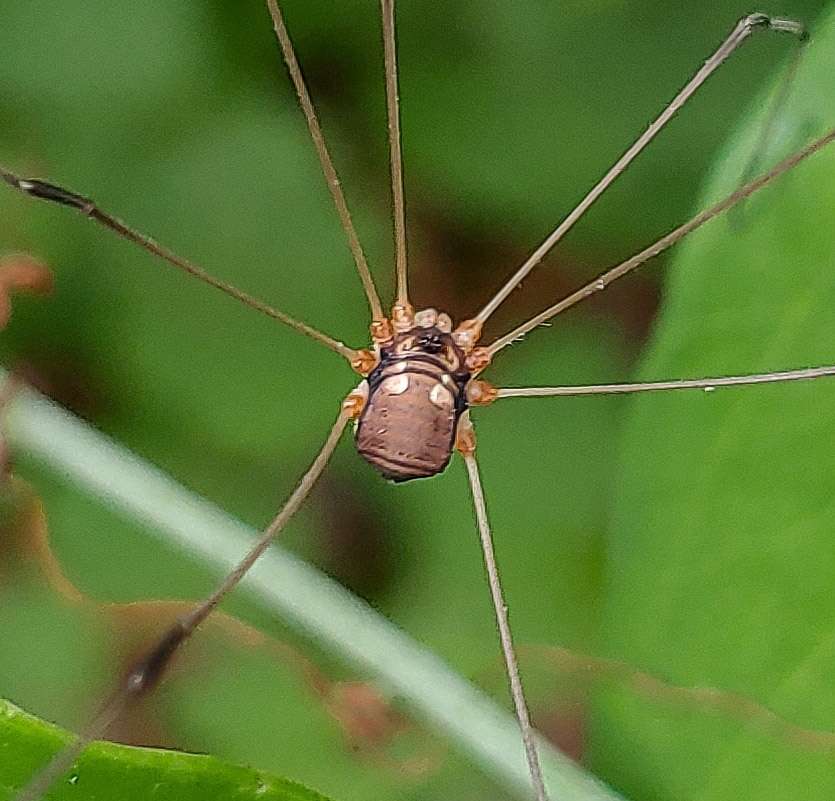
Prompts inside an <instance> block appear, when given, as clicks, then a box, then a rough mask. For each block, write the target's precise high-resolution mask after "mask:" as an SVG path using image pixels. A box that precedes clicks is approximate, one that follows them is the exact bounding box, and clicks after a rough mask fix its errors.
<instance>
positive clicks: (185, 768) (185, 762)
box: [0, 699, 328, 801]
mask: <svg viewBox="0 0 835 801" xmlns="http://www.w3.org/2000/svg"><path fill="white" fill-rule="evenodd" d="M72 739H73V738H72V735H71V734H70V733H69V732H66V731H64V730H63V729H60V728H58V727H57V726H54V725H52V724H50V723H46V722H45V721H43V720H41V719H40V718H37V717H35V716H34V715H30V714H29V713H28V712H25V711H23V710H22V709H20V708H19V707H17V706H15V705H14V704H12V703H11V702H9V701H7V700H5V699H0V753H2V754H3V763H2V764H0V795H2V796H3V797H11V793H12V792H13V791H14V790H17V789H20V786H19V785H20V783H21V782H24V781H26V778H27V777H26V775H25V774H26V773H31V772H32V771H34V770H37V767H38V765H39V764H42V763H43V762H44V761H45V760H47V759H48V758H49V756H50V755H52V754H54V753H56V752H57V751H58V750H60V749H61V748H62V747H64V746H66V745H69V744H70V742H71V741H72ZM10 773H11V774H13V778H12V779H11V781H12V783H13V785H14V786H10V784H9V781H10V777H9V774H10ZM70 776H71V777H72V778H71V779H69V778H66V777H65V778H63V779H61V780H59V782H58V783H57V784H56V786H55V787H54V788H53V790H52V791H51V792H50V793H49V796H48V797H49V798H53V799H55V798H64V797H67V798H68V797H72V798H73V799H75V801H84V799H88V798H90V799H92V798H101V797H102V796H101V794H100V790H101V787H102V785H103V784H104V786H106V788H107V791H108V795H111V796H113V797H116V798H131V797H138V798H143V797H148V796H149V795H151V794H153V796H154V798H155V799H158V801H163V800H164V799H167V798H171V799H183V798H187V797H190V796H191V794H192V793H199V795H200V796H201V797H203V798H213V797H218V798H224V799H229V801H233V800H234V799H240V800H241V801H245V799H249V798H258V799H263V801H328V799H327V798H326V797H325V796H323V795H321V794H320V793H317V792H315V791H314V790H311V789H309V788H307V787H304V786H303V785H301V784H299V783H298V782H294V781H292V780H290V779H285V778H283V777H280V776H276V775H274V774H271V773H265V772H262V771H258V770H254V769H252V768H246V767H241V766H238V765H233V764H230V763H228V762H224V761H223V760H220V759H218V758H217V757H213V756H210V755H208V754H189V753H184V752H181V751H171V750H166V749H161V748H140V747H136V746H129V745H117V744H115V743H108V742H97V743H93V744H92V745H90V746H89V747H88V748H87V749H85V751H84V753H83V754H82V755H81V757H79V759H78V761H77V763H76V765H75V766H74V768H73V770H72V773H71V774H70ZM189 790H191V793H188V795H186V793H187V792H188V791H189Z"/></svg>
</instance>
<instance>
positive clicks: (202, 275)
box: [0, 165, 358, 361]
mask: <svg viewBox="0 0 835 801" xmlns="http://www.w3.org/2000/svg"><path fill="white" fill-rule="evenodd" d="M0 179H2V180H3V181H5V182H6V183H7V184H8V185H9V186H11V187H12V188H13V189H17V190H18V191H20V192H23V193H24V194H25V195H29V197H33V198H38V199H39V200H46V201H48V202H50V203H57V204H58V205H60V206H69V207H70V208H72V209H76V210H77V211H80V212H81V213H82V214H83V215H84V216H85V217H88V218H89V219H91V220H93V221H94V222H97V223H98V224H99V225H102V226H104V227H105V228H107V229H109V230H111V231H113V232H114V233H116V234H118V235H119V236H120V237H122V238H123V239H127V240H128V241H129V242H133V243H134V244H136V245H139V247H141V248H143V249H144V250H147V251H148V252H149V253H152V254H153V255H154V256H158V257H159V258H161V259H163V260H164V261H167V262H168V263H169V264H170V265H172V266H173V267H176V268H177V269H179V270H182V271H183V272H184V273H187V274H188V275H191V276H192V277H194V278H197V279H199V280H200V281H203V282H204V283H206V284H208V285H209V286H212V287H214V288H215V289H219V290H220V291H221V292H224V293H226V294H227V295H229V296H230V297H233V298H235V300H238V301H240V302H241V303H244V304H245V305H247V306H249V307H251V308H253V309H255V310H256V311H259V312H261V313H262V314H266V315H267V317H272V318H273V319H274V320H278V321H279V322H281V323H284V325H287V326H289V327H290V328H292V329H293V330H295V331H298V332H299V333H301V334H304V335H305V336H308V337H310V338H311V339H315V340H316V341H317V342H319V343H320V344H322V345H324V346H325V347H326V348H328V349H329V350H332V351H333V352H334V353H338V354H339V355H340V356H343V357H344V358H346V359H348V360H349V361H354V360H355V359H356V358H357V357H358V353H357V351H355V350H354V349H353V348H349V347H347V346H346V345H344V344H343V343H342V342H338V341H337V340H335V339H332V338H331V337H329V336H327V334H323V333H322V332H321V331H317V330H316V329H315V328H311V327H310V326H309V325H307V324H306V323H303V322H301V321H300V320H296V319H294V318H293V317H290V315H289V314H285V313H284V312H282V311H279V310H278V309H274V308H273V307H272V306H268V305H267V304H266V303H264V302H263V301H260V300H258V298H255V297H253V296H252V295H250V294H248V293H246V292H244V291H243V290H241V289H238V288H237V287H235V286H233V285H232V284H229V283H227V282H226V281H221V280H220V279H219V278H215V277H214V276H212V275H210V274H209V273H207V272H206V271H205V270H204V269H203V268H202V267H199V266H198V265H196V264H194V262H191V261H188V260H187V259H184V258H182V257H180V256H178V255H177V254H176V253H173V252H172V251H170V250H168V249H167V248H165V247H163V246H162V245H160V244H159V243H158V242H156V241H155V240H153V239H151V237H149V236H146V235H145V234H143V233H140V232H139V231H137V230H135V229H133V228H130V227H129V226H127V225H126V224H125V223H123V222H122V221H121V220H120V219H119V218H118V217H114V216H113V215H112V214H109V213H108V212H106V211H104V209H102V208H100V207H99V206H98V205H96V203H95V202H94V201H93V200H91V199H90V198H88V197H84V196H83V195H79V194H76V193H75V192H71V191H70V190H69V189H64V188H63V187H60V186H56V185H55V184H49V183H46V182H45V181H38V180H35V179H31V178H21V177H20V176H18V175H15V173H13V172H11V170H8V169H6V168H5V167H3V166H2V165H0Z"/></svg>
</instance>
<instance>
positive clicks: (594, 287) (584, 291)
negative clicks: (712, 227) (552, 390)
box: [485, 129, 835, 357]
mask: <svg viewBox="0 0 835 801" xmlns="http://www.w3.org/2000/svg"><path fill="white" fill-rule="evenodd" d="M833 140H835V129H833V130H831V131H829V133H827V134H826V135H824V136H822V137H820V139H816V140H815V141H814V142H812V143H810V144H808V145H807V146H806V147H804V148H803V149H802V150H800V151H798V152H797V153H795V154H794V155H791V156H789V157H788V158H787V159H784V160H783V161H781V162H780V163H779V164H778V165H777V166H776V167H772V169H770V170H769V171H768V172H767V173H765V174H764V175H761V176H760V177H759V178H757V179H756V180H754V181H751V183H748V184H746V185H745V186H743V187H740V188H739V189H737V190H736V192H733V193H731V194H730V195H728V196H727V197H726V198H725V199H724V200H721V201H720V202H719V203H716V204H715V205H713V206H711V207H710V208H708V209H705V210H704V211H702V212H701V213H699V214H697V215H696V216H695V217H693V219H691V220H690V221H688V222H686V223H684V224H683V225H680V226H679V227H678V228H676V229H674V230H673V231H671V232H670V233H669V234H667V235H666V236H663V237H661V239H659V240H658V241H656V242H654V243H653V244H652V245H650V246H649V247H647V248H644V249H643V250H642V251H641V252H640V253H638V254H636V255H635V256H632V257H631V258H629V259H627V260H626V261H624V262H621V264H619V265H617V266H616V267H613V268H612V269H611V270H607V271H606V272H605V273H602V274H601V275H599V276H597V278H595V279H594V280H592V281H589V283H587V284H586V285H585V286H583V287H581V288H580V289H578V290H576V291H575V292H573V293H572V294H570V295H569V296H568V297H566V298H563V299H562V300H561V301H559V302H558V303H555V304H554V305H553V306H549V307H548V308H547V309H545V310H544V311H542V312H540V313H539V314H537V315H536V316H535V317H532V318H531V319H530V320H528V321H527V322H525V323H522V325H520V326H518V327H517V328H515V329H514V330H513V331H511V332H510V333H509V334H506V335H505V336H503V337H500V338H499V339H497V340H496V341H495V342H493V343H491V344H490V345H488V346H487V347H486V348H485V350H486V352H487V354H488V355H489V356H490V357H492V356H494V355H495V354H496V353H498V352H499V351H500V350H501V349H502V348H504V347H506V346H507V345H510V344H511V343H512V342H515V341H516V340H518V339H519V338H520V337H522V336H524V335H525V334H527V333H528V332H529V331H532V330H533V329H534V328H536V327H537V326H538V325H542V323H544V322H547V321H548V320H550V319H551V318H552V317H554V316H556V315H557V314H560V312H563V311H565V310H566V309H568V308H570V307H571V306H573V305H574V304H575V303H579V302H580V301H581V300H585V299H586V298H587V297H590V296H591V295H593V294H595V292H600V291H601V290H603V289H605V288H606V287H607V286H609V284H611V283H612V282H613V281H616V280H617V279H618V278H621V277H622V276H624V275H626V274H627V273H629V272H631V271H632V270H634V269H635V268H636V267H640V266H641V265H642V264H644V263H645V262H647V261H649V260H650V259H652V258H655V257H656V256H658V255H659V254H660V253H663V252H664V251H665V250H667V248H670V247H672V246H673V245H674V244H675V243H676V242H678V241H679V240H680V239H682V238H684V237H685V236H687V235H688V234H689V233H691V232H692V231H695V230H696V229H697V228H699V227H701V226H702V225H704V224H705V223H706V222H708V221H709V220H712V219H713V218H714V217H717V216H718V215H720V214H722V212H724V211H726V210H727V209H730V208H731V207H733V206H735V205H736V204H737V203H739V202H740V201H741V200H744V199H745V198H747V197H749V196H751V195H753V194H754V193H755V192H757V191H758V190H760V189H762V188H763V187H764V186H767V185H768V184H769V183H771V182H772V181H773V180H774V179H775V178H777V177H778V176H780V175H782V174H783V173H784V172H788V171H789V170H791V169H792V168H793V167H795V166H796V165H797V164H799V163H800V162H801V161H803V160H804V159H806V158H808V157H809V156H811V155H812V154H813V153H817V152H818V151H819V150H820V149H821V148H823V147H826V145H828V144H829V143H830V142H832V141H833Z"/></svg>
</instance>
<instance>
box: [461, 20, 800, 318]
mask: <svg viewBox="0 0 835 801" xmlns="http://www.w3.org/2000/svg"><path fill="white" fill-rule="evenodd" d="M759 30H772V31H781V32H786V33H791V34H794V35H795V36H798V37H800V38H801V39H802V38H804V37H805V31H804V29H803V26H802V25H800V24H799V23H797V22H794V21H792V20H788V19H781V18H779V17H769V16H767V15H765V14H750V15H749V16H747V17H743V18H742V19H741V20H740V21H739V22H738V23H737V24H736V26H735V27H734V29H733V30H732V31H731V33H730V35H729V36H728V38H727V39H725V41H724V42H722V44H721V45H720V46H719V49H718V50H717V51H716V52H715V53H714V54H713V55H712V56H711V57H710V58H709V59H708V60H707V61H706V62H705V63H704V65H703V66H702V67H701V69H699V71H698V72H697V73H696V74H695V75H694V76H693V77H692V78H691V79H690V81H689V82H688V83H687V85H686V86H685V87H684V88H683V89H682V90H681V91H680V92H679V93H678V94H677V95H676V97H675V98H674V99H673V100H672V102H671V103H670V104H669V105H668V106H667V107H666V108H665V109H664V111H662V112H661V114H660V115H659V116H658V118H657V119H656V120H655V121H654V122H653V123H652V124H651V125H650V126H649V127H648V128H647V130H646V131H644V133H642V134H641V135H640V136H639V137H638V139H636V140H635V143H634V144H633V145H632V146H631V147H630V148H629V149H628V150H627V151H626V152H625V153H624V154H623V155H622V156H621V157H620V158H619V159H618V160H617V161H616V162H615V164H614V165H613V166H612V167H611V169H610V170H609V171H608V172H607V173H606V174H605V175H604V176H603V177H602V178H601V179H600V180H599V181H598V182H597V183H596V184H595V185H594V187H593V188H592V189H591V191H590V192H589V193H588V194H587V195H586V196H585V197H584V198H583V199H582V200H581V201H580V202H579V203H578V204H577V206H576V207H575V208H574V209H573V211H572V212H571V213H570V214H569V215H568V216H567V217H566V218H565V219H564V220H563V221H562V222H561V223H560V224H559V225H558V226H557V227H556V228H555V229H554V231H553V232H552V233H551V234H550V235H549V236H548V238H547V239H546V240H545V241H544V242H543V243H542V244H541V245H540V246H539V247H538V248H537V249H536V250H535V251H534V252H533V253H532V254H531V255H530V256H529V257H528V260H527V261H526V262H525V263H524V264H523V265H522V266H521V267H520V268H519V269H518V270H517V271H516V272H515V273H514V274H513V275H512V276H511V277H510V279H509V280H508V281H507V283H506V284H505V285H504V286H503V287H502V288H501V289H500V290H499V291H498V292H497V293H496V294H495V296H494V297H493V298H492V299H491V300H490V302H489V303H488V304H487V305H486V306H485V307H484V308H483V309H482V310H481V311H480V312H479V313H478V314H477V315H476V316H475V318H474V319H475V320H477V321H478V322H480V323H481V324H483V323H484V322H485V321H486V320H487V318H488V317H490V315H491V314H493V312H494V311H495V310H496V309H497V308H498V307H499V305H500V304H501V303H502V302H503V301H504V300H505V298H507V296H508V295H509V294H510V293H511V292H512V291H513V290H514V289H515V288H516V287H517V286H519V284H520V283H521V282H522V280H523V279H524V278H525V276H527V275H528V273H530V271H531V270H533V268H534V267H536V265H537V264H539V262H540V261H542V259H543V258H544V257H545V255H546V254H547V253H548V252H549V251H550V250H551V249H552V248H553V247H554V246H555V245H556V244H557V242H559V241H560V240H561V239H562V238H563V237H564V236H565V235H566V234H567V233H568V231H569V230H570V229H571V228H572V226H573V225H574V223H576V222H577V221H578V220H579V219H580V218H581V217H582V216H583V215H584V214H585V213H586V212H587V211H588V210H589V208H590V207H591V206H592V204H593V203H594V202H595V201H596V200H597V199H598V198H599V197H600V196H601V195H602V194H603V193H604V192H605V191H606V190H607V189H608V188H609V187H610V186H611V185H612V184H613V183H614V182H615V180H616V179H617V178H618V176H619V175H620V174H621V173H622V172H623V171H624V170H625V169H626V168H627V167H628V166H629V164H630V163H631V162H632V161H633V159H634V158H635V157H636V156H637V155H638V154H639V153H640V152H641V151H642V150H643V149H644V148H645V147H646V146H647V145H648V144H649V143H650V142H651V141H652V140H653V139H654V138H655V136H656V134H658V132H659V131H660V130H661V129H662V128H663V127H664V126H665V125H666V124H667V123H668V122H669V121H670V120H671V119H672V117H673V116H674V115H675V113H676V112H677V111H678V110H679V109H680V108H681V107H682V106H683V105H684V104H685V103H686V102H687V101H688V100H689V99H690V98H691V97H692V96H693V95H694V94H695V93H696V92H697V91H698V89H699V87H701V86H702V84H703V83H704V82H705V81H706V80H707V79H708V78H709V77H710V76H711V75H712V74H713V73H714V72H715V71H716V70H717V69H718V68H719V67H720V66H721V65H722V63H723V62H724V61H725V60H726V59H727V58H728V57H729V56H730V55H731V54H732V53H733V52H734V51H735V50H736V49H737V48H738V47H739V46H740V45H741V44H742V43H743V42H744V41H745V40H746V39H747V38H748V37H749V36H750V35H751V34H753V33H755V32H756V31H759Z"/></svg>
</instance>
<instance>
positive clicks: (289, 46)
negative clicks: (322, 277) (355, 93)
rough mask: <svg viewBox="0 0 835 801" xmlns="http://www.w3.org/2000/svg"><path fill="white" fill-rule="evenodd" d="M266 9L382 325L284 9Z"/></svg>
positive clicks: (270, 4)
mask: <svg viewBox="0 0 835 801" xmlns="http://www.w3.org/2000/svg"><path fill="white" fill-rule="evenodd" d="M267 8H268V9H269V12H270V16H271V17H272V20H273V28H274V29H275V35H276V38H277V39H278V44H279V46H280V47H281V54H282V55H283V56H284V63H285V64H286V65H287V69H288V71H289V72H290V78H291V79H292V81H293V86H294V87H295V88H296V94H297V95H298V97H299V103H300V105H301V107H302V112H303V113H304V116H305V119H306V120H307V128H308V130H309V131H310V138H311V139H312V140H313V145H314V147H315V148H316V155H318V156H319V163H320V164H321V165H322V172H323V173H324V174H325V181H326V183H327V185H328V190H329V191H330V193H331V197H332V198H333V202H334V205H335V206H336V211H337V214H339V221H340V222H341V223H342V229H343V230H344V231H345V235H346V236H347V237H348V247H349V248H350V249H351V255H352V256H353V257H354V262H355V264H356V265H357V272H358V273H359V277H360V280H361V281H362V287H363V289H364V290H365V295H366V297H367V298H368V305H369V307H370V309H371V317H372V318H373V319H374V320H375V321H381V320H382V319H383V309H382V306H381V305H380V297H379V295H378V294H377V288H376V287H375V286H374V279H373V278H372V277H371V271H370V270H369V269H368V262H367V261H366V259H365V253H364V252H363V249H362V245H361V244H360V240H359V237H358V236H357V231H356V228H354V222H353V220H352V219H351V212H350V211H348V203H347V201H346V200H345V194H344V193H343V191H342V184H341V183H340V182H339V176H338V175H337V174H336V168H335V167H334V166H333V161H332V160H331V156H330V153H329V152H328V148H327V145H326V144H325V137H324V136H323V135H322V128H321V126H320V125H319V119H318V117H317V116H316V110H315V109H314V107H313V101H312V100H311V99H310V93H309V92H308V91H307V86H306V85H305V82H304V77H303V76H302V71H301V67H300V66H299V62H298V59H297V58H296V53H295V51H294V50H293V43H292V42H291V41H290V34H289V33H288V32H287V26H286V25H285V24H284V17H283V16H282V14H281V9H280V8H279V7H278V3H277V2H276V0H267Z"/></svg>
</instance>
